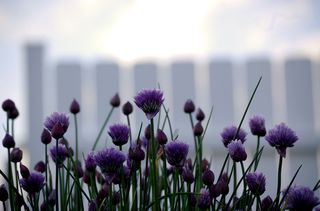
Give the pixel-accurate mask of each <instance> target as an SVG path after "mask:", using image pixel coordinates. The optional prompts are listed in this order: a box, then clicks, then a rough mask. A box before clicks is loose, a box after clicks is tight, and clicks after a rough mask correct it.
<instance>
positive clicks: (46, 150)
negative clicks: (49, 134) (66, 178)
mask: <svg viewBox="0 0 320 211" xmlns="http://www.w3.org/2000/svg"><path fill="white" fill-rule="evenodd" d="M44 153H45V158H44V159H45V164H46V168H45V176H46V194H45V202H47V201H48V170H47V169H48V145H47V144H45V145H44Z"/></svg>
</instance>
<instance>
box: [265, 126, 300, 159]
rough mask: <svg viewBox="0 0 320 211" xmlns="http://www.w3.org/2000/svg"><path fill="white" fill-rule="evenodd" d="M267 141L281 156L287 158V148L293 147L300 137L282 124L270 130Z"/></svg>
mask: <svg viewBox="0 0 320 211" xmlns="http://www.w3.org/2000/svg"><path fill="white" fill-rule="evenodd" d="M265 139H266V140H267V141H268V142H269V144H270V145H271V146H272V147H275V148H276V149H277V151H278V153H279V155H280V156H282V157H286V149H287V147H293V146H294V143H295V142H296V141H297V140H298V137H297V136H296V133H295V132H294V131H293V130H291V129H290V128H289V127H288V126H287V125H286V124H284V123H280V124H279V125H276V126H275V127H274V128H273V129H271V130H269V132H268V134H267V136H266V137H265Z"/></svg>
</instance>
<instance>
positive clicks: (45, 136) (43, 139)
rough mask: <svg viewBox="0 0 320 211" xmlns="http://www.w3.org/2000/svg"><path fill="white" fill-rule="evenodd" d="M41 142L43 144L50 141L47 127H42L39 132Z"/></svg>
mask: <svg viewBox="0 0 320 211" xmlns="http://www.w3.org/2000/svg"><path fill="white" fill-rule="evenodd" d="M41 142H42V143H43V144H50V143H51V134H50V132H49V131H48V130H47V129H43V130H42V133H41Z"/></svg>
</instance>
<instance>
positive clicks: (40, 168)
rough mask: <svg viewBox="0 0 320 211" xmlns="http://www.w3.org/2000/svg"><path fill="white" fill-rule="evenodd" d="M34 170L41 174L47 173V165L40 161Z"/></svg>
mask: <svg viewBox="0 0 320 211" xmlns="http://www.w3.org/2000/svg"><path fill="white" fill-rule="evenodd" d="M34 170H35V171H37V172H40V173H43V172H45V171H46V164H45V163H44V162H43V161H39V162H38V163H37V164H36V165H35V166H34Z"/></svg>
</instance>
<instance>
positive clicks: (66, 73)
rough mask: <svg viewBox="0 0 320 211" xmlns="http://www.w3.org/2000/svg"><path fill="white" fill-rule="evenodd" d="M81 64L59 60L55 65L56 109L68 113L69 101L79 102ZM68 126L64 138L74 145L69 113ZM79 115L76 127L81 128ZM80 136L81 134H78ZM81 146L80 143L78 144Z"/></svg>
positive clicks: (73, 130) (71, 117)
mask: <svg viewBox="0 0 320 211" xmlns="http://www.w3.org/2000/svg"><path fill="white" fill-rule="evenodd" d="M81 71H82V69H81V66H80V64H79V63H78V62H60V63H59V64H58V65H57V88H58V92H57V94H58V98H57V99H58V111H59V112H65V113H69V107H70V103H71V102H72V100H73V99H76V100H77V101H78V102H79V103H80V105H81V104H82V103H81V99H82V98H81V89H82V84H81ZM69 121H70V126H69V128H68V132H67V134H66V138H67V140H68V142H69V144H70V146H72V147H74V146H75V129H74V121H73V116H72V115H71V114H70V115H69ZM81 126H82V122H81V115H79V118H78V128H79V129H80V130H79V131H82V130H81ZM80 137H81V135H80ZM80 147H81V144H80Z"/></svg>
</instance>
